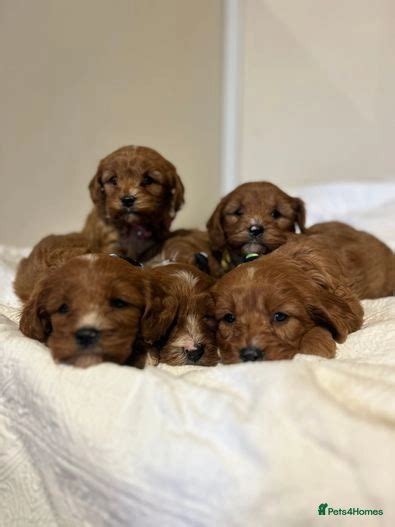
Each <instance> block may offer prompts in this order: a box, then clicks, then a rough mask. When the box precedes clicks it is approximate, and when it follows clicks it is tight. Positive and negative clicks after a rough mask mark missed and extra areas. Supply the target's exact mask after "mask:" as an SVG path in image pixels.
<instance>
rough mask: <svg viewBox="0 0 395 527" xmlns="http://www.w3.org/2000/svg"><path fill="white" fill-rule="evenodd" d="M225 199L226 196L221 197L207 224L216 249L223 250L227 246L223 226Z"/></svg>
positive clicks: (213, 247) (211, 240)
mask: <svg viewBox="0 0 395 527" xmlns="http://www.w3.org/2000/svg"><path fill="white" fill-rule="evenodd" d="M225 200H226V197H225V198H222V199H221V201H220V202H219V203H218V205H217V206H216V208H215V210H214V212H213V213H212V215H211V217H210V219H209V220H208V222H207V224H206V227H207V230H208V235H209V238H210V242H211V244H212V249H213V250H214V251H218V250H222V249H223V248H224V247H225V234H224V229H223V227H222V211H223V209H224V206H225V203H226V201H225Z"/></svg>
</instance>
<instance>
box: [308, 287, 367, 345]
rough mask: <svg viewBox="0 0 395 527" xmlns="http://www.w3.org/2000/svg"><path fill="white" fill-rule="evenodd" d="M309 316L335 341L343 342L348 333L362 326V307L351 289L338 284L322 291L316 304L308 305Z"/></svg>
mask: <svg viewBox="0 0 395 527" xmlns="http://www.w3.org/2000/svg"><path fill="white" fill-rule="evenodd" d="M308 310H309V313H310V317H311V318H312V320H313V321H314V322H315V323H316V324H317V325H318V326H322V327H325V328H326V329H328V330H329V331H330V333H331V334H332V337H333V338H334V339H335V340H336V342H340V343H341V342H344V341H345V340H346V338H347V336H348V334H349V333H352V332H353V331H356V330H357V329H359V328H360V327H361V326H362V321H363V309H362V306H361V304H360V302H359V300H358V299H357V297H356V296H355V295H354V293H353V292H352V291H351V289H349V288H346V287H342V286H339V287H338V288H336V289H335V290H333V291H324V290H323V291H322V292H321V294H320V295H319V300H318V302H317V304H315V305H312V306H309V308H308Z"/></svg>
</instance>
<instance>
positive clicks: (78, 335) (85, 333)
mask: <svg viewBox="0 0 395 527" xmlns="http://www.w3.org/2000/svg"><path fill="white" fill-rule="evenodd" d="M74 336H75V340H76V341H77V343H78V345H79V346H82V347H83V348H88V347H89V346H93V344H96V342H97V341H98V340H99V331H98V330H97V329H96V328H91V327H84V328H80V329H78V330H77V331H76V332H75V333H74Z"/></svg>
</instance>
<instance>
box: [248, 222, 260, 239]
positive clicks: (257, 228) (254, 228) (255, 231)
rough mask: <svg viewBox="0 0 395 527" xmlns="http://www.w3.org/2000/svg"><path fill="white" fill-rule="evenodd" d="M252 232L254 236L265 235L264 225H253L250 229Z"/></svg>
mask: <svg viewBox="0 0 395 527" xmlns="http://www.w3.org/2000/svg"><path fill="white" fill-rule="evenodd" d="M248 230H249V231H250V234H251V235H252V236H259V235H260V234H262V233H263V227H262V225H256V224H255V225H251V227H250V228H249V229H248Z"/></svg>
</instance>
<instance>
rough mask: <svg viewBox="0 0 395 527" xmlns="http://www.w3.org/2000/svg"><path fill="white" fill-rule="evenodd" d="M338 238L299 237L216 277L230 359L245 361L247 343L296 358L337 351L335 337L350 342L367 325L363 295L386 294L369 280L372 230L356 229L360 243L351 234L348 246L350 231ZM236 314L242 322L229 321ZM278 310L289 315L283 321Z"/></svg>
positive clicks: (225, 354)
mask: <svg viewBox="0 0 395 527" xmlns="http://www.w3.org/2000/svg"><path fill="white" fill-rule="evenodd" d="M338 229H339V231H341V230H342V227H341V226H338ZM344 229H345V231H346V230H348V227H347V226H344ZM349 233H350V232H349ZM332 235H334V233H333V232H332ZM359 237H360V238H359ZM330 238H331V242H330V243H328V237H326V236H324V235H318V234H317V235H311V236H304V235H298V236H295V237H294V239H293V240H292V241H290V242H289V243H287V244H286V245H283V246H282V247H280V248H279V249H278V250H277V251H275V252H273V253H272V254H270V255H268V256H263V257H261V258H259V259H258V260H256V261H254V262H252V263H249V264H244V265H240V266H239V267H238V268H236V269H234V270H233V271H231V272H230V273H228V274H227V275H225V276H224V277H223V278H222V279H221V280H220V281H219V282H218V283H217V284H216V286H215V288H214V292H213V294H214V297H215V303H216V318H217V321H218V324H219V326H218V332H217V342H218V345H219V347H220V353H221V357H222V361H223V362H224V363H234V362H240V360H241V359H242V356H241V355H242V354H241V350H243V349H244V348H255V349H259V350H261V351H262V352H263V353H264V357H263V358H264V359H265V360H278V359H291V358H292V357H294V356H295V354H297V353H305V354H315V355H321V356H323V357H327V358H330V357H333V356H334V354H335V349H336V345H335V341H336V342H344V341H345V339H346V338H347V335H348V334H349V333H351V332H353V331H356V330H357V329H359V328H360V327H361V325H362V320H363V310H362V307H361V304H360V302H359V300H358V298H361V297H365V296H366V295H367V294H374V295H375V296H378V293H379V290H376V291H374V290H373V289H372V283H370V284H368V282H369V281H370V278H371V271H372V268H371V267H370V266H367V267H364V265H363V264H364V262H366V259H365V252H366V250H367V249H368V247H367V246H366V240H367V238H366V233H358V231H355V234H354V243H353V244H352V243H350V240H348V241H347V244H346V245H347V246H344V247H342V246H341V243H344V239H343V236H342V234H339V236H338V237H337V238H336V237H335V238H333V239H332V236H331V237H330ZM358 238H359V241H360V243H359V244H358V243H357V239H358ZM376 242H377V240H375V242H374V245H375V244H376ZM379 243H380V242H379ZM335 246H336V250H335ZM372 247H373V246H372ZM379 259H380V255H379ZM356 270H357V271H356ZM380 287H381V286H380ZM381 292H382V293H385V290H381ZM228 313H231V314H233V315H234V316H235V321H234V322H231V323H229V322H226V320H225V319H224V317H225V315H226V314H228ZM275 313H285V314H286V315H288V317H287V318H286V320H284V321H282V322H281V321H280V322H277V321H276V320H275V318H274V314H275ZM225 318H227V317H225Z"/></svg>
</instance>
